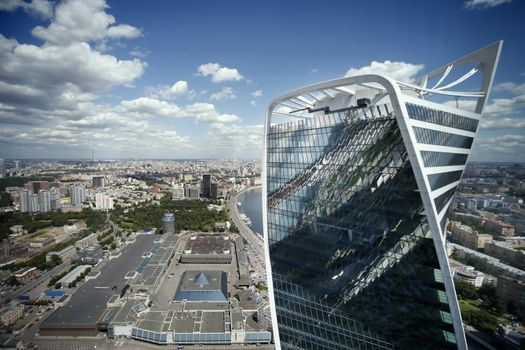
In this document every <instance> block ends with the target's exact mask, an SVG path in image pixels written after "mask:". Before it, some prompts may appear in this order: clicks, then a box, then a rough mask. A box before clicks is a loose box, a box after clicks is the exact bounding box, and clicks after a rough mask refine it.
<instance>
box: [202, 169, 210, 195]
mask: <svg viewBox="0 0 525 350" xmlns="http://www.w3.org/2000/svg"><path fill="white" fill-rule="evenodd" d="M201 196H203V197H204V198H210V197H211V175H210V174H204V175H202V181H201Z"/></svg>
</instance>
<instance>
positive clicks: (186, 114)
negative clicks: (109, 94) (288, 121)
mask: <svg viewBox="0 0 525 350" xmlns="http://www.w3.org/2000/svg"><path fill="white" fill-rule="evenodd" d="M116 110H117V111H118V112H119V113H127V114H130V115H132V116H135V117H171V118H194V119H195V120H196V121H199V122H209V123H232V122H238V121H240V120H241V118H239V117H238V116H236V115H234V114H221V113H219V111H218V110H217V108H216V107H215V105H213V104H212V103H205V102H197V103H193V104H191V105H187V106H184V107H179V106H177V105H175V104H173V103H169V102H166V101H161V100H158V99H154V98H151V97H140V98H137V99H135V100H127V101H122V102H121V103H120V105H119V106H118V107H117V109H116Z"/></svg>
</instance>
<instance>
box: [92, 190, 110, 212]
mask: <svg viewBox="0 0 525 350" xmlns="http://www.w3.org/2000/svg"><path fill="white" fill-rule="evenodd" d="M95 208H97V209H100V210H109V209H113V198H111V196H109V195H107V194H105V193H97V194H95Z"/></svg>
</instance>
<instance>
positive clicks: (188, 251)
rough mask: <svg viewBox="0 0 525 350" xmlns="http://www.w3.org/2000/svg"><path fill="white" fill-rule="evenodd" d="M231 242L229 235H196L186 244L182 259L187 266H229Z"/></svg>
mask: <svg viewBox="0 0 525 350" xmlns="http://www.w3.org/2000/svg"><path fill="white" fill-rule="evenodd" d="M231 261H232V253H231V241H230V238H229V237H228V236H227V235H206V234H201V235H194V236H191V237H190V239H188V241H187V242H186V245H185V246H184V250H183V252H182V255H181V257H180V262H181V263H187V264H229V263H231Z"/></svg>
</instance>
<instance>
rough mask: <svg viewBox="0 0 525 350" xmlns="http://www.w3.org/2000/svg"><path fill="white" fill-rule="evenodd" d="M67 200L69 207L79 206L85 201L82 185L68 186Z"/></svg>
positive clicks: (84, 191)
mask: <svg viewBox="0 0 525 350" xmlns="http://www.w3.org/2000/svg"><path fill="white" fill-rule="evenodd" d="M69 198H70V202H71V205H74V206H79V205H82V203H84V201H85V200H86V190H85V188H84V186H83V185H80V184H73V185H70V186H69Z"/></svg>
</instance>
